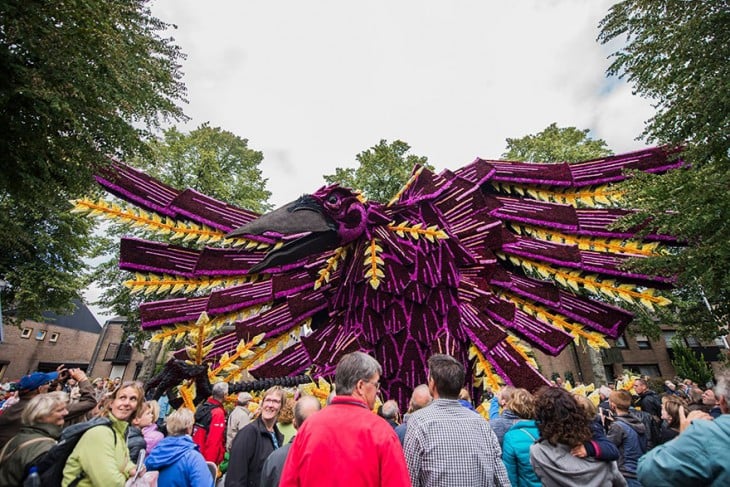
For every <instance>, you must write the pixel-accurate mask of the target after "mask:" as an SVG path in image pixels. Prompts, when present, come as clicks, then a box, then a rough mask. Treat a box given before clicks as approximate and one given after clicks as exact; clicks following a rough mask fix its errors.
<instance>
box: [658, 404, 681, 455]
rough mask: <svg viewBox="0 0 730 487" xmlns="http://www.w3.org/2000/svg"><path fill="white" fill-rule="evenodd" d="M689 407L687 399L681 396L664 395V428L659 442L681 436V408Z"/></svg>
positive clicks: (660, 433)
mask: <svg viewBox="0 0 730 487" xmlns="http://www.w3.org/2000/svg"><path fill="white" fill-rule="evenodd" d="M682 407H684V408H685V409H687V401H685V400H684V399H682V397H680V396H674V395H669V394H665V395H664V396H663V397H662V420H663V422H662V429H661V431H660V432H659V440H658V442H657V443H658V444H659V445H661V444H662V443H666V442H668V441H669V440H673V439H674V438H676V437H677V436H679V410H680V408H682Z"/></svg>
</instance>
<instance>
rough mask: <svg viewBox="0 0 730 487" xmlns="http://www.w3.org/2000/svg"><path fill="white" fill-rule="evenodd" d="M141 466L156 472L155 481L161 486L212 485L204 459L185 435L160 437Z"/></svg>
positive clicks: (191, 440) (210, 486) (196, 486)
mask: <svg viewBox="0 0 730 487" xmlns="http://www.w3.org/2000/svg"><path fill="white" fill-rule="evenodd" d="M144 465H145V467H146V468H147V470H157V471H159V472H160V476H159V478H158V480H157V484H158V485H161V486H162V485H164V486H166V487H198V486H200V487H206V486H207V487H212V486H213V476H212V475H211V474H210V470H209V469H208V465H207V464H206V463H205V458H203V455H202V454H201V453H200V451H199V450H198V445H196V444H195V443H193V439H192V438H191V437H190V436H188V435H184V436H168V437H167V438H163V439H162V440H161V441H160V442H159V443H158V444H157V446H156V447H155V448H154V449H153V450H152V453H150V456H149V457H147V459H146V460H145V462H144Z"/></svg>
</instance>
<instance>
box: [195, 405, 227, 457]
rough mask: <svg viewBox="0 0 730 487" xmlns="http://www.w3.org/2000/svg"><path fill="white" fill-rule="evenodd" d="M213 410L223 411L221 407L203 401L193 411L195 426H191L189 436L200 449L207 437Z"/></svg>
mask: <svg viewBox="0 0 730 487" xmlns="http://www.w3.org/2000/svg"><path fill="white" fill-rule="evenodd" d="M215 408H221V409H223V406H221V405H220V404H213V403H211V402H209V401H205V402H204V403H203V404H201V405H200V406H198V407H197V409H196V410H195V424H194V425H193V434H192V435H191V436H192V438H193V442H195V444H196V445H198V446H199V447H201V448H202V447H203V445H204V444H205V439H206V437H207V436H208V430H209V429H210V422H211V421H212V420H213V409H215Z"/></svg>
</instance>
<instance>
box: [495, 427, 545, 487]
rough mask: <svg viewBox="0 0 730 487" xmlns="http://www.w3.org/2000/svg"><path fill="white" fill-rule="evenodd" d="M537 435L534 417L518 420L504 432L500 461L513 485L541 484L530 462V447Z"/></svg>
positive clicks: (538, 433)
mask: <svg viewBox="0 0 730 487" xmlns="http://www.w3.org/2000/svg"><path fill="white" fill-rule="evenodd" d="M539 437H540V432H539V431H538V429H537V424H536V423H535V420H534V419H523V420H521V421H518V422H516V423H515V424H513V425H512V427H511V428H510V429H509V430H507V432H506V433H505V434H504V443H503V445H502V461H503V462H504V466H505V468H506V469H507V475H508V476H509V481H510V483H511V484H512V485H513V487H514V486H519V487H522V486H530V487H537V486H540V485H542V483H541V482H540V479H539V478H537V475H535V471H534V470H533V469H532V465H531V464H530V447H531V446H532V444H533V443H535V441H537V439H538V438H539Z"/></svg>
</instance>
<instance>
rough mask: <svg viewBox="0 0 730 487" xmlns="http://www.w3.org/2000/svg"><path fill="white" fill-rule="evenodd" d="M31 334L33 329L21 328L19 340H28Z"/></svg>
mask: <svg viewBox="0 0 730 487" xmlns="http://www.w3.org/2000/svg"><path fill="white" fill-rule="evenodd" d="M32 334H33V328H23V331H21V332H20V338H30V336H31V335H32Z"/></svg>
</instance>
